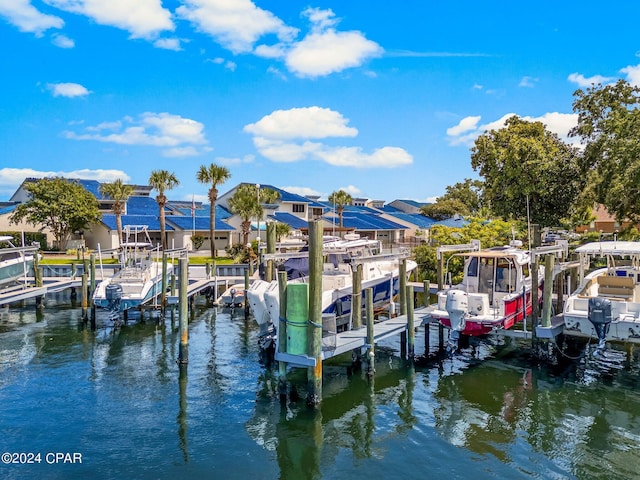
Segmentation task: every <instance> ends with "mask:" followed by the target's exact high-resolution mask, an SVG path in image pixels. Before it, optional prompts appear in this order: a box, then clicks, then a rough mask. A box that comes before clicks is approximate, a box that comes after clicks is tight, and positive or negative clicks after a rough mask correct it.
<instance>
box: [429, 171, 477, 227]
mask: <svg viewBox="0 0 640 480" xmlns="http://www.w3.org/2000/svg"><path fill="white" fill-rule="evenodd" d="M482 187H483V183H482V182H481V181H480V180H471V179H470V178H466V179H465V180H464V182H458V183H456V184H455V185H453V186H448V187H447V190H446V192H445V194H444V195H443V196H442V197H439V198H438V199H437V201H436V202H435V203H432V204H430V205H425V206H424V207H422V208H421V209H420V211H421V213H422V214H423V215H425V216H427V217H429V218H433V219H434V220H444V219H446V218H451V217H453V216H454V215H456V214H458V215H460V216H462V217H466V216H469V215H477V214H478V212H479V211H480V207H481V205H482V202H481V193H482Z"/></svg>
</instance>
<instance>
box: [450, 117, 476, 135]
mask: <svg viewBox="0 0 640 480" xmlns="http://www.w3.org/2000/svg"><path fill="white" fill-rule="evenodd" d="M481 118H482V117H480V116H477V117H465V118H463V119H462V120H460V123H458V125H456V126H455V127H450V128H447V135H449V136H451V137H457V136H459V135H461V134H462V133H464V132H468V131H469V130H475V129H476V128H477V125H478V122H479V121H480V119H481Z"/></svg>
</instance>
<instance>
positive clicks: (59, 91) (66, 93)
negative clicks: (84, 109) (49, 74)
mask: <svg viewBox="0 0 640 480" xmlns="http://www.w3.org/2000/svg"><path fill="white" fill-rule="evenodd" d="M47 88H48V89H49V90H51V91H52V92H53V96H54V97H69V98H73V97H84V96H86V95H89V93H91V92H90V91H89V90H87V89H86V88H85V87H83V86H82V85H80V84H79V83H49V84H47Z"/></svg>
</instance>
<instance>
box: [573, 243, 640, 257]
mask: <svg viewBox="0 0 640 480" xmlns="http://www.w3.org/2000/svg"><path fill="white" fill-rule="evenodd" d="M576 253H581V254H584V255H601V256H605V255H617V256H623V255H640V242H628V241H617V240H613V241H611V240H610V241H605V242H591V243H585V244H584V245H580V246H579V247H578V248H576Z"/></svg>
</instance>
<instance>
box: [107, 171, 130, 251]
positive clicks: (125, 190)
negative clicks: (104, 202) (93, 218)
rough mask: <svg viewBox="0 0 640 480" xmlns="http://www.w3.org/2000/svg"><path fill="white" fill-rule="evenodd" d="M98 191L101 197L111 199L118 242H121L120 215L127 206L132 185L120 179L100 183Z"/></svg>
mask: <svg viewBox="0 0 640 480" xmlns="http://www.w3.org/2000/svg"><path fill="white" fill-rule="evenodd" d="M100 193H101V194H102V196H103V197H108V198H110V199H111V200H113V205H111V211H112V212H113V213H114V215H115V216H116V229H117V230H118V243H122V215H123V214H124V212H125V209H126V206H127V200H128V199H129V197H130V196H131V195H133V187H132V186H131V185H126V184H125V183H124V182H123V181H122V180H121V179H117V180H116V181H115V182H112V183H103V184H101V185H100Z"/></svg>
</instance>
